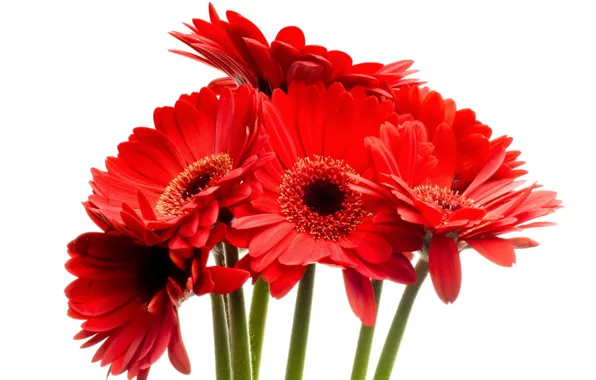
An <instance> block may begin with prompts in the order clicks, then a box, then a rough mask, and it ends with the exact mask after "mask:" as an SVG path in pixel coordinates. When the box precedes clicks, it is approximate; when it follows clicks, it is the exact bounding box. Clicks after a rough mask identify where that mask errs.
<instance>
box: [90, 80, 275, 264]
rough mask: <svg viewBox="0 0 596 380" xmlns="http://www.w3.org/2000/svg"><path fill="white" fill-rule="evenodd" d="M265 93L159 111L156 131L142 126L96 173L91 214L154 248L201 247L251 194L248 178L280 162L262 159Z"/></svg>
mask: <svg viewBox="0 0 596 380" xmlns="http://www.w3.org/2000/svg"><path fill="white" fill-rule="evenodd" d="M258 97H259V96H258V94H256V92H255V91H254V90H253V89H252V88H251V87H250V86H241V87H240V88H239V90H238V91H235V92H234V93H232V92H230V91H227V90H226V91H224V93H223V94H222V95H221V97H220V98H219V99H218V97H217V96H216V95H215V93H213V91H211V90H208V89H202V90H201V91H200V92H198V93H193V94H192V95H184V96H182V97H181V98H180V99H179V100H178V101H177V102H176V105H175V106H174V107H163V108H157V109H156V110H155V113H154V121H155V129H151V128H136V129H134V132H133V134H132V135H131V136H130V138H129V140H128V141H127V142H123V143H121V144H120V145H119V146H118V152H119V153H118V156H117V157H109V158H108V159H107V160H106V167H107V172H104V171H100V170H96V169H93V170H92V173H93V181H92V182H91V186H92V187H93V194H92V195H91V196H90V197H89V201H88V202H86V208H87V210H88V213H89V215H90V216H91V217H92V218H93V219H94V221H95V222H96V223H97V224H98V225H99V226H100V227H102V228H103V229H108V228H114V229H116V230H118V231H120V232H121V233H126V234H129V235H131V236H134V237H135V238H136V239H137V240H138V241H140V242H142V243H143V244H146V245H155V244H161V243H163V242H164V241H166V240H167V241H168V244H169V247H170V249H171V250H172V251H174V252H176V253H177V254H178V255H179V256H180V257H190V256H191V255H192V252H193V250H194V248H200V247H203V246H204V245H205V242H206V241H207V239H208V238H209V236H210V233H211V232H212V230H213V229H212V227H213V225H214V224H216V223H217V222H218V221H224V222H229V218H230V217H231V214H230V213H229V212H228V211H227V210H226V208H228V207H232V206H235V205H237V204H239V203H240V202H242V201H244V200H245V199H246V198H247V197H248V196H249V195H250V194H251V185H250V183H249V182H247V181H246V179H247V176H248V175H250V174H251V173H252V172H253V171H254V170H256V169H257V168H258V167H259V165H262V164H263V163H264V162H266V160H267V158H272V156H261V155H260V152H261V151H262V149H263V146H264V143H265V141H266V136H264V135H263V134H261V133H260V123H261V122H260V121H259V112H260V111H259V104H260V103H259V101H258Z"/></svg>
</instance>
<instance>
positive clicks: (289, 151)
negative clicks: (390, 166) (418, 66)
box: [228, 83, 422, 325]
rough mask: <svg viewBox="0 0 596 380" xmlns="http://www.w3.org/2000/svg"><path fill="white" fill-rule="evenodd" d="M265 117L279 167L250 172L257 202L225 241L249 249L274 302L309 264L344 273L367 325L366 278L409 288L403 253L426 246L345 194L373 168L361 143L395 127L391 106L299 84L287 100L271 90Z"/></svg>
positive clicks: (370, 313) (376, 208) (358, 94)
mask: <svg viewBox="0 0 596 380" xmlns="http://www.w3.org/2000/svg"><path fill="white" fill-rule="evenodd" d="M263 115H264V123H265V129H266V131H267V132H268V133H269V135H270V139H269V141H270V145H271V148H272V150H273V151H274V152H276V154H277V158H278V159H277V160H275V161H272V162H271V163H270V164H267V165H266V166H264V167H263V169H262V170H260V171H258V172H257V173H256V177H257V179H258V180H259V182H260V184H261V185H262V188H263V194H262V195H260V196H259V197H258V198H256V199H255V200H253V201H252V202H251V203H250V205H248V206H245V207H240V208H238V209H236V210H235V213H236V216H237V217H238V218H237V219H236V220H235V221H234V222H232V227H233V230H232V231H230V232H229V234H228V239H229V240H230V241H231V242H232V243H233V244H235V245H237V246H240V247H247V248H248V249H249V251H248V256H247V257H246V258H245V261H249V263H244V265H246V266H247V267H248V268H250V269H251V271H253V273H257V274H261V275H262V276H263V278H264V279H265V280H266V281H268V282H270V283H271V292H272V294H273V296H274V297H281V296H283V295H284V294H286V293H287V292H288V291H289V290H290V289H291V288H292V287H293V286H294V285H295V284H296V282H297V281H298V280H299V279H300V278H301V277H302V274H303V273H304V270H305V266H306V265H307V264H310V263H315V262H318V263H324V264H329V265H334V266H340V267H342V268H344V279H345V283H346V291H347V294H348V298H349V300H350V304H351V305H352V308H353V310H354V312H355V313H356V314H357V315H358V317H360V318H361V319H362V321H363V322H364V323H365V324H367V325H372V324H373V323H374V319H375V306H374V297H373V296H372V287H371V282H370V279H371V278H372V279H389V280H392V281H396V282H400V283H411V282H413V281H414V280H415V272H414V270H413V268H412V266H411V264H410V262H409V260H408V259H407V258H406V256H404V255H403V254H402V252H409V251H415V250H417V249H420V248H421V246H422V231H421V229H419V228H417V227H416V226H413V225H410V224H408V223H404V222H403V221H401V222H400V220H399V218H398V215H397V214H396V213H394V212H393V213H392V212H388V211H390V210H389V209H388V208H387V207H386V205H384V204H383V203H382V202H381V203H379V202H378V201H377V199H375V200H374V201H370V200H369V198H368V196H366V195H364V196H363V195H362V194H361V193H360V192H358V191H355V190H353V189H352V188H351V185H354V184H355V182H356V181H355V180H354V179H353V178H352V176H355V175H360V174H362V175H366V173H367V172H368V169H369V167H370V160H369V158H368V154H367V153H366V150H365V146H364V138H365V137H366V136H371V135H372V136H378V135H379V131H380V129H381V127H382V125H383V124H384V123H386V122H387V121H389V120H392V119H395V118H396V115H395V113H394V112H393V104H392V103H391V102H390V101H379V100H378V99H377V98H376V97H374V96H367V95H366V94H365V91H364V89H362V88H357V89H353V90H350V91H347V90H346V89H345V88H344V87H343V86H342V85H341V84H339V83H335V84H333V85H332V86H331V87H329V88H328V89H326V88H325V87H324V86H322V85H311V86H306V85H304V84H300V83H295V84H293V85H291V86H290V88H289V91H288V93H287V94H286V93H284V92H283V91H281V90H276V91H274V93H273V96H272V100H271V102H269V101H266V102H264V104H263Z"/></svg>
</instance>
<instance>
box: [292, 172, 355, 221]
mask: <svg viewBox="0 0 596 380" xmlns="http://www.w3.org/2000/svg"><path fill="white" fill-rule="evenodd" d="M302 191H303V192H304V195H303V196H302V201H303V202H304V204H305V205H306V206H307V207H308V208H309V209H310V210H311V211H313V212H316V213H317V214H319V215H322V216H326V215H331V214H333V213H336V212H338V211H340V210H341V209H342V207H343V206H342V205H343V203H344V200H345V199H346V195H345V193H344V192H343V191H342V190H341V189H340V188H339V185H338V184H337V183H333V182H331V181H329V180H328V179H316V180H314V181H312V182H311V183H310V184H308V185H306V186H305V187H304V188H303V189H302Z"/></svg>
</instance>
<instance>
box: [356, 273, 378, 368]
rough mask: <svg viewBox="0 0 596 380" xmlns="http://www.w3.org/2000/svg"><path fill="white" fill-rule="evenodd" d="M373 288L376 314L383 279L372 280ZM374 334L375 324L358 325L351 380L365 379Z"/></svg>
mask: <svg viewBox="0 0 596 380" xmlns="http://www.w3.org/2000/svg"><path fill="white" fill-rule="evenodd" d="M372 285H373V289H374V291H375V300H376V301H377V314H378V313H379V302H380V301H381V292H382V290H383V281H380V280H373V282H372ZM374 335H375V326H372V327H367V326H365V325H362V327H360V336H359V337H358V346H357V347H356V355H355V356H354V365H353V366H352V377H351V378H350V379H351V380H366V372H367V371H368V362H369V359H370V349H371V347H372V341H373V336H374Z"/></svg>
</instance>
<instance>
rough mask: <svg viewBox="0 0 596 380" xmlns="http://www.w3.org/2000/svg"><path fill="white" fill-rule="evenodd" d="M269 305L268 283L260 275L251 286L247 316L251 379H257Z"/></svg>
mask: <svg viewBox="0 0 596 380" xmlns="http://www.w3.org/2000/svg"><path fill="white" fill-rule="evenodd" d="M268 307H269V284H268V283H267V282H266V281H265V280H263V278H262V277H259V278H258V279H257V282H256V283H255V286H254V287H253V293H252V300H251V302H250V315H249V317H248V332H249V334H250V351H251V353H252V374H253V380H258V379H259V367H260V365H261V352H262V350H263V338H264V336H265V324H266V323H267V309H268Z"/></svg>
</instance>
